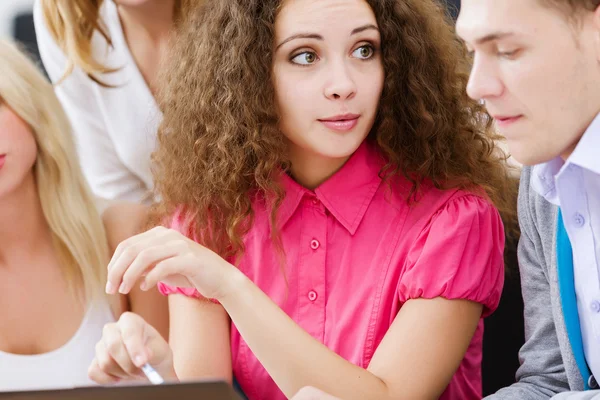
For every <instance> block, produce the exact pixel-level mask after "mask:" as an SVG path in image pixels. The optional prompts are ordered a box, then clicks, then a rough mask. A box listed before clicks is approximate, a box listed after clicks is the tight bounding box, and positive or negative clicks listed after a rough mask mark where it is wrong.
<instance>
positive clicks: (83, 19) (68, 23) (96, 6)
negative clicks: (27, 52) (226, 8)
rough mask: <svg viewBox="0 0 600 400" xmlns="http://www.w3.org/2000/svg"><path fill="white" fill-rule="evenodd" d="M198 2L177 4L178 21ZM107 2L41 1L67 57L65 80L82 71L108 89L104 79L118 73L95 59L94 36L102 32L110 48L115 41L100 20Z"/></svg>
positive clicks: (193, 0)
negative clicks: (74, 69)
mask: <svg viewBox="0 0 600 400" xmlns="http://www.w3.org/2000/svg"><path fill="white" fill-rule="evenodd" d="M195 1H198V0H178V1H176V2H175V14H174V15H175V20H176V21H179V20H180V19H181V18H182V17H184V16H186V15H187V14H188V13H189V11H190V9H191V7H192V4H194V2H195ZM103 3H104V0H41V5H42V13H43V15H44V22H45V23H46V26H47V27H48V31H49V32H50V35H51V36H52V38H53V39H54V41H55V42H56V43H57V44H58V46H59V47H60V48H61V49H62V50H63V51H64V53H65V55H66V57H67V65H66V70H65V73H64V75H63V79H64V78H65V77H67V76H68V75H69V74H70V73H71V72H72V71H73V68H75V67H79V68H81V69H82V70H83V71H84V72H85V73H86V74H87V75H88V76H89V77H90V79H92V80H93V81H95V82H96V83H98V84H100V85H102V86H106V85H105V84H104V83H102V81H101V79H100V78H99V76H100V75H103V74H107V73H111V72H115V71H116V69H114V68H109V67H107V66H105V65H104V64H103V63H102V62H101V61H98V60H95V59H94V57H93V55H92V36H93V34H94V32H98V33H99V34H100V35H101V36H102V38H104V40H105V41H106V43H107V44H108V45H109V46H112V40H111V38H110V35H109V34H108V30H107V29H106V26H105V24H104V22H103V21H102V20H101V19H100V7H102V4H103Z"/></svg>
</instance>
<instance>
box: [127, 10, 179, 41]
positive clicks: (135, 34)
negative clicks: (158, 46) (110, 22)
mask: <svg viewBox="0 0 600 400" xmlns="http://www.w3.org/2000/svg"><path fill="white" fill-rule="evenodd" d="M118 7H119V16H120V17H121V24H122V25H123V31H124V34H125V36H126V37H127V39H128V42H129V43H130V44H131V43H136V42H137V41H139V40H144V41H151V42H154V43H161V42H163V41H164V40H165V39H166V38H168V36H169V33H170V31H171V28H172V27H173V20H174V17H175V0H155V1H148V2H145V3H144V4H142V5H138V6H126V5H119V6H118Z"/></svg>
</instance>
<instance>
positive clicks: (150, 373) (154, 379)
mask: <svg viewBox="0 0 600 400" xmlns="http://www.w3.org/2000/svg"><path fill="white" fill-rule="evenodd" d="M142 371H144V374H145V375H146V377H147V378H148V380H149V381H150V382H151V383H152V384H153V385H160V384H161V383H165V380H164V379H163V378H162V376H160V374H159V373H158V372H156V370H155V369H154V368H152V366H151V365H150V364H148V363H146V364H144V365H142Z"/></svg>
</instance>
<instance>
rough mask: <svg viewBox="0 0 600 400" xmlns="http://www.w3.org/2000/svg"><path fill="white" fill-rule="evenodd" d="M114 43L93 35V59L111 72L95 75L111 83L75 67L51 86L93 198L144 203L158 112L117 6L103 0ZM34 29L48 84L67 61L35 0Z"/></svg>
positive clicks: (149, 182)
mask: <svg viewBox="0 0 600 400" xmlns="http://www.w3.org/2000/svg"><path fill="white" fill-rule="evenodd" d="M100 18H101V19H102V21H103V22H104V24H105V25H106V28H107V31H108V34H109V36H110V38H111V40H112V43H113V47H108V46H107V43H106V41H105V40H104V39H103V38H102V37H101V36H100V34H99V33H97V32H96V33H95V34H94V36H93V38H92V50H93V54H94V58H95V59H96V60H97V61H99V62H101V63H102V64H104V65H106V66H109V67H116V68H121V69H120V70H119V71H118V72H116V73H111V74H105V75H103V76H100V77H99V78H100V80H101V81H102V82H104V83H106V84H109V85H112V86H115V87H102V86H100V85H98V84H96V83H95V82H94V81H92V80H91V79H90V78H89V77H88V76H87V75H86V74H85V73H84V72H83V71H82V70H81V69H79V68H75V70H74V71H73V73H71V74H70V75H69V76H68V77H67V78H66V79H65V80H64V81H62V82H61V83H60V84H59V85H57V86H56V94H57V96H58V98H59V100H60V102H61V103H62V106H63V108H64V110H65V112H66V113H67V116H68V117H69V120H70V122H71V125H72V127H73V131H74V134H75V139H76V141H77V150H78V153H79V159H80V161H81V166H82V168H83V172H84V174H85V176H86V178H87V180H88V182H89V184H90V186H91V188H92V191H93V192H94V194H95V195H96V196H98V197H101V198H104V199H108V200H127V201H134V202H138V203H139V202H147V201H149V200H150V196H149V192H150V190H151V189H152V187H153V183H152V182H153V181H152V174H151V172H150V155H151V153H152V151H154V147H155V144H156V130H157V127H158V124H159V123H160V120H161V119H162V115H161V114H160V111H159V110H158V106H157V104H156V101H155V99H154V96H153V95H152V93H151V91H150V89H149V88H148V85H147V84H146V81H145V80H144V78H143V76H142V74H141V73H140V71H139V69H138V68H137V65H136V63H135V60H134V58H133V57H132V55H131V53H130V52H129V48H128V46H127V42H126V41H125V36H124V34H123V29H122V27H121V22H120V18H119V14H118V11H117V6H116V5H115V3H114V2H113V0H106V1H104V3H103V4H102V7H101V9H100ZM34 21H35V30H36V36H37V41H38V46H39V50H40V55H41V58H42V61H43V63H44V67H45V68H46V71H47V72H48V75H49V76H50V79H51V80H52V81H53V82H55V83H56V82H57V81H59V80H60V78H61V77H62V76H63V74H64V72H65V70H66V66H67V60H66V58H65V55H64V53H63V51H62V50H61V49H60V48H59V47H58V45H57V44H56V43H55V41H54V40H53V39H52V37H51V36H50V33H49V32H48V29H47V27H46V24H45V21H44V18H43V15H42V9H41V4H40V0H36V2H35V6H34Z"/></svg>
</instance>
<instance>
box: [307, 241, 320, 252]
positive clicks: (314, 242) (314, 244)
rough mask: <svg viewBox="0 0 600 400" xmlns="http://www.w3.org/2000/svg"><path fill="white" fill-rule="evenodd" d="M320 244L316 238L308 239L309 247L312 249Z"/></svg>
mask: <svg viewBox="0 0 600 400" xmlns="http://www.w3.org/2000/svg"><path fill="white" fill-rule="evenodd" d="M320 245H321V243H319V241H318V240H315V239H313V240H311V241H310V248H311V249H313V250H316V249H318V248H319V246H320Z"/></svg>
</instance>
